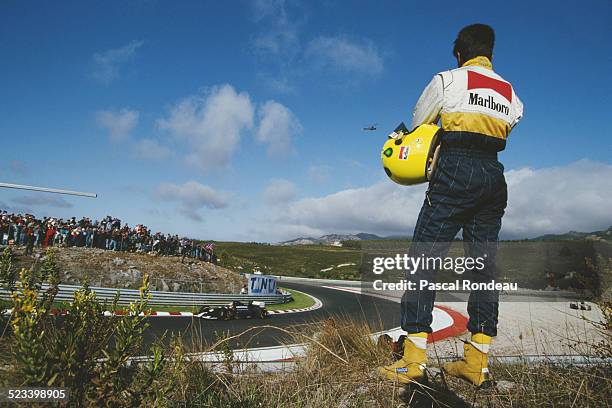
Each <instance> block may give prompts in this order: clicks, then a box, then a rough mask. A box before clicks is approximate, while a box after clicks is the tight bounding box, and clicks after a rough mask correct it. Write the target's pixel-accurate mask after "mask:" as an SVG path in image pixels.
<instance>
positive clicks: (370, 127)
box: [361, 123, 378, 132]
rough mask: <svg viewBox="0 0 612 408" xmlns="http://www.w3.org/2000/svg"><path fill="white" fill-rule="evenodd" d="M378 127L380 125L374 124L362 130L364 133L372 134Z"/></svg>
mask: <svg viewBox="0 0 612 408" xmlns="http://www.w3.org/2000/svg"><path fill="white" fill-rule="evenodd" d="M377 126H378V123H374V124H372V125H370V126H365V127H364V128H362V129H361V130H363V131H364V132H371V131H373V130H376V127H377Z"/></svg>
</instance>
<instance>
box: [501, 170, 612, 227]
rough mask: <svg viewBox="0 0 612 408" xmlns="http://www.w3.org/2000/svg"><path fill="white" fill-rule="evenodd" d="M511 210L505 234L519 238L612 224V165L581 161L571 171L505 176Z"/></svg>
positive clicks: (511, 172)
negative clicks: (611, 200) (611, 199)
mask: <svg viewBox="0 0 612 408" xmlns="http://www.w3.org/2000/svg"><path fill="white" fill-rule="evenodd" d="M506 179H507V183H508V208H507V209H506V215H505V216H504V218H503V227H502V231H503V232H504V233H505V234H507V235H508V236H511V237H515V238H523V237H533V236H537V235H542V234H547V233H563V232H567V231H572V230H573V231H585V232H588V231H594V230H599V229H604V228H607V227H609V226H610V225H611V224H612V214H611V212H610V205H609V202H610V198H611V197H612V183H611V182H610V180H612V165H610V164H604V163H599V162H593V161H589V160H581V161H578V162H575V163H572V164H569V165H567V166H559V167H549V168H543V169H531V168H523V169H518V170H510V171H508V172H507V173H506Z"/></svg>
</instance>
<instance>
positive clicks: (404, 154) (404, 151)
mask: <svg viewBox="0 0 612 408" xmlns="http://www.w3.org/2000/svg"><path fill="white" fill-rule="evenodd" d="M397 158H398V159H400V160H406V159H407V158H408V146H402V147H400V150H399V155H398V156H397Z"/></svg>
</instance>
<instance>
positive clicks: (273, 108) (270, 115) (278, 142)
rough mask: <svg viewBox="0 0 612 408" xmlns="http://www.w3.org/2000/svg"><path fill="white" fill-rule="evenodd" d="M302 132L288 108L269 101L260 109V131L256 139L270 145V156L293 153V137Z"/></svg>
mask: <svg viewBox="0 0 612 408" xmlns="http://www.w3.org/2000/svg"><path fill="white" fill-rule="evenodd" d="M301 131H302V126H301V125H300V122H299V121H298V119H297V118H296V117H295V115H294V114H293V112H291V111H290V110H289V109H288V108H287V107H285V106H283V105H281V104H280V103H278V102H275V101H267V102H266V103H265V104H264V105H263V106H262V107H261V108H259V129H258V130H257V135H256V138H257V140H258V141H260V142H263V143H266V144H267V145H268V155H269V156H282V155H287V154H289V153H291V151H292V143H291V140H292V139H293V137H294V136H295V135H296V134H298V133H300V132H301Z"/></svg>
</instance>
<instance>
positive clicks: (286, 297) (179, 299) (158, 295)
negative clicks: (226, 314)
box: [0, 285, 291, 306]
mask: <svg viewBox="0 0 612 408" xmlns="http://www.w3.org/2000/svg"><path fill="white" fill-rule="evenodd" d="M47 287H48V286H47V285H43V287H42V290H45V289H46V288H47ZM79 289H81V286H76V285H59V292H58V294H57V296H56V297H55V300H57V301H71V300H72V299H73V298H74V292H76V291H77V290H79ZM90 289H91V290H92V292H95V293H96V297H97V298H98V300H100V301H102V302H104V301H108V302H109V303H110V302H112V301H113V299H114V298H115V295H116V294H117V292H119V301H118V303H119V304H120V305H127V304H129V303H131V302H133V301H136V300H138V299H140V292H139V291H138V290H137V289H118V288H103V287H95V286H90ZM150 294H151V297H150V299H149V302H148V304H149V305H151V306H202V305H209V306H218V305H225V304H227V303H229V302H232V301H234V300H238V301H241V302H248V301H251V300H257V301H261V302H265V303H266V304H270V305H276V304H281V303H287V302H289V301H291V294H289V293H286V292H283V293H282V294H279V295H267V296H260V295H239V294H232V293H188V292H162V291H151V292H150ZM0 299H10V293H9V292H8V291H7V290H6V289H0Z"/></svg>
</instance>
